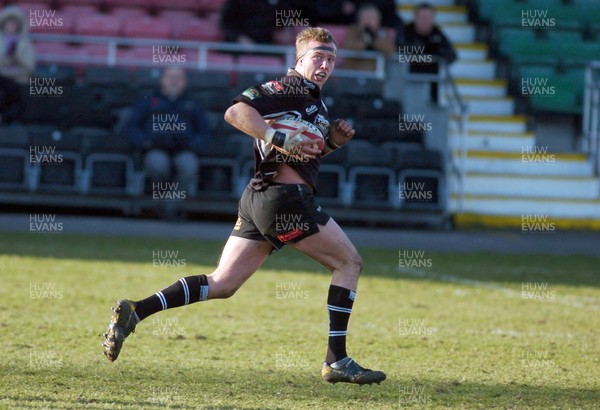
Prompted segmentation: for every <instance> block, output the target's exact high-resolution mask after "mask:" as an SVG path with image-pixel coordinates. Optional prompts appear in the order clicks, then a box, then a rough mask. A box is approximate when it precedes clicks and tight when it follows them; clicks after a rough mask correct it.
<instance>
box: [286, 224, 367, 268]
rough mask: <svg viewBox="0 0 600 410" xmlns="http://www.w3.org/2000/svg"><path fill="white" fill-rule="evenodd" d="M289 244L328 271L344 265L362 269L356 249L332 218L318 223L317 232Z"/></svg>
mask: <svg viewBox="0 0 600 410" xmlns="http://www.w3.org/2000/svg"><path fill="white" fill-rule="evenodd" d="M290 246H292V247H293V248H294V249H297V250H299V251H300V252H302V253H304V254H305V255H307V256H310V257H311V258H313V259H314V260H316V261H317V262H319V263H320V264H321V265H323V266H325V267H326V268H327V269H329V270H330V271H334V270H339V269H342V268H344V267H350V268H351V269H354V270H357V271H360V270H361V269H362V259H361V257H360V255H359V254H358V251H357V250H356V248H355V247H354V245H353V244H352V242H350V239H348V236H346V234H345V233H344V231H343V230H342V228H340V226H339V225H338V224H337V223H336V222H335V221H334V220H333V218H331V219H329V221H328V222H327V224H326V225H319V232H317V233H315V234H313V235H311V236H308V237H306V238H304V239H302V240H300V241H298V242H296V243H293V244H290ZM357 273H359V272H357Z"/></svg>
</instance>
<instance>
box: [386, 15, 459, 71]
mask: <svg viewBox="0 0 600 410" xmlns="http://www.w3.org/2000/svg"><path fill="white" fill-rule="evenodd" d="M398 43H399V46H400V47H401V50H402V48H403V47H405V46H409V47H413V48H414V49H419V50H423V51H421V52H422V53H423V54H425V55H431V56H433V57H434V58H433V61H432V63H430V64H424V63H418V64H414V65H411V71H413V72H420V73H437V72H438V70H439V64H438V63H437V61H440V60H441V61H443V62H445V63H446V64H450V63H452V62H453V61H454V60H456V52H455V51H454V48H453V47H452V44H451V43H450V41H449V40H448V39H447V38H446V36H445V35H444V33H442V31H441V30H440V29H439V27H438V26H437V25H436V24H435V11H434V10H433V7H431V5H429V4H428V3H421V4H419V5H418V6H417V7H416V9H415V17H414V21H413V22H412V23H410V24H408V25H406V27H405V28H404V33H402V35H401V38H400V39H399V41H398Z"/></svg>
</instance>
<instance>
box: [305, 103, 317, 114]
mask: <svg viewBox="0 0 600 410" xmlns="http://www.w3.org/2000/svg"><path fill="white" fill-rule="evenodd" d="M317 111H319V109H318V108H317V106H316V105H314V104H313V105H310V106H308V107H306V115H311V114H314V113H315V112H317Z"/></svg>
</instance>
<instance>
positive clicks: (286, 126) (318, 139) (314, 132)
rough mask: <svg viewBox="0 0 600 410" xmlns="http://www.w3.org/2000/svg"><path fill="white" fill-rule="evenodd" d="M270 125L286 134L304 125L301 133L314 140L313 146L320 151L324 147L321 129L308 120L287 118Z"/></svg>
mask: <svg viewBox="0 0 600 410" xmlns="http://www.w3.org/2000/svg"><path fill="white" fill-rule="evenodd" d="M271 127H272V128H273V129H275V130H277V131H281V132H283V133H285V134H286V135H287V134H288V133H289V132H291V131H293V130H297V129H298V128H301V127H305V128H306V130H305V131H304V132H303V133H302V135H304V136H305V137H308V138H310V139H311V140H313V141H314V142H315V144H314V145H313V147H314V148H317V149H318V150H321V151H322V150H323V148H325V139H324V138H323V134H322V133H321V130H320V129H319V128H318V127H317V126H316V125H315V124H312V123H310V122H308V121H305V120H299V119H291V118H287V119H282V120H278V121H275V122H274V123H272V124H271Z"/></svg>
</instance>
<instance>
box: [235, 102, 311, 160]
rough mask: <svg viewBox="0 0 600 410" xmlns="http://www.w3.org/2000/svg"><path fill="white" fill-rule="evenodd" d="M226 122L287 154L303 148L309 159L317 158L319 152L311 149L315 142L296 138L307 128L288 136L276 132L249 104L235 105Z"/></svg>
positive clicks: (305, 138)
mask: <svg viewBox="0 0 600 410" xmlns="http://www.w3.org/2000/svg"><path fill="white" fill-rule="evenodd" d="M225 121H227V122H228V123H230V124H231V125H233V126H234V127H235V128H237V129H238V130H240V131H242V132H244V133H246V134H248V135H250V136H252V137H254V138H256V139H259V140H263V141H265V142H267V143H269V144H273V146H274V147H275V148H277V149H278V150H280V151H281V152H283V153H285V154H290V152H297V149H298V147H303V149H304V150H305V151H307V152H305V155H306V156H307V157H308V158H315V155H316V154H317V153H318V151H316V150H313V149H312V148H311V147H310V146H311V145H312V144H313V142H312V141H311V140H310V139H309V138H307V137H304V136H301V137H300V138H294V137H296V136H297V135H298V134H301V133H302V132H304V131H305V130H306V128H298V129H297V130H294V131H291V132H290V133H288V134H284V133H283V132H280V131H275V130H274V129H273V128H271V127H270V126H269V125H268V124H267V123H266V122H265V120H264V119H263V117H262V116H261V115H260V113H259V112H258V111H257V110H256V109H255V108H254V107H251V106H249V105H248V104H245V103H237V104H233V105H232V106H231V107H229V108H228V109H227V111H226V112H225ZM313 151H316V152H313Z"/></svg>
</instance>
